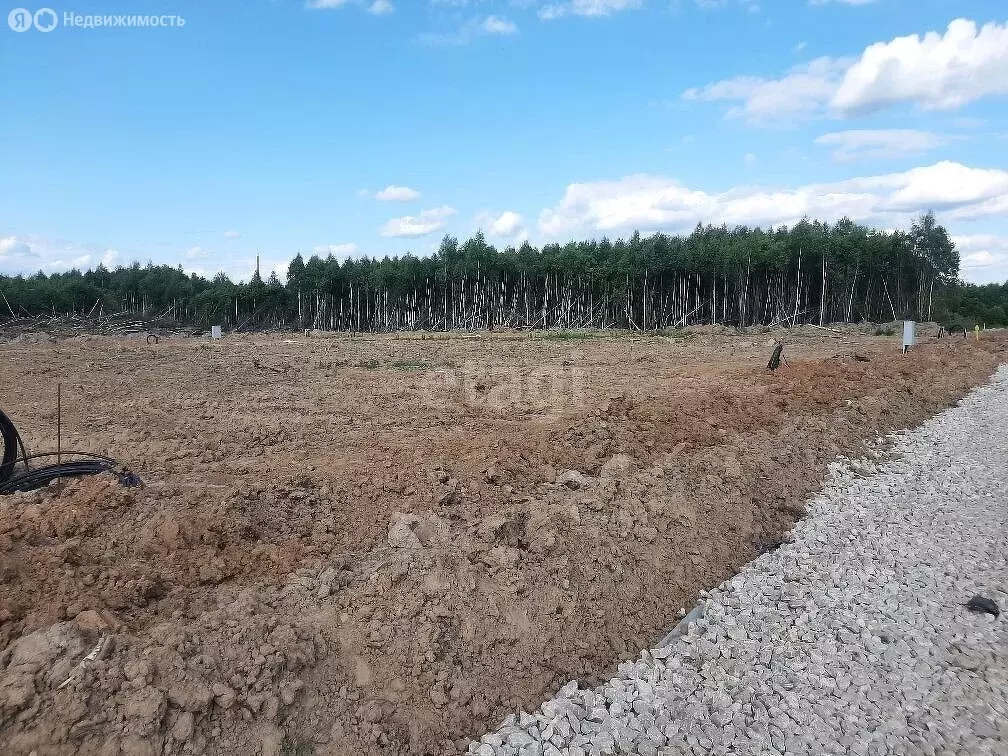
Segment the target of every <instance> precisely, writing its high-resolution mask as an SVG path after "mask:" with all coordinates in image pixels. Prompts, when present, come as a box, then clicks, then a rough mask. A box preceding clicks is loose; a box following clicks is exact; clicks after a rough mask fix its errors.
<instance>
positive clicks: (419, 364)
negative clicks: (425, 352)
mask: <svg viewBox="0 0 1008 756" xmlns="http://www.w3.org/2000/svg"><path fill="white" fill-rule="evenodd" d="M392 367H393V368H395V369H396V370H430V369H431V366H430V364H429V363H427V362H424V361H423V360H396V361H395V362H393V363H392Z"/></svg>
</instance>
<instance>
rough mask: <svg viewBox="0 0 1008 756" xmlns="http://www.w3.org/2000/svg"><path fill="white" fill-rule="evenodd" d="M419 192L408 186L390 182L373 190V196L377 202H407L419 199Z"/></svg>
mask: <svg viewBox="0 0 1008 756" xmlns="http://www.w3.org/2000/svg"><path fill="white" fill-rule="evenodd" d="M420 196H421V195H420V192H418V191H417V190H416V189H411V188H410V187H408V186H396V185H395V184H390V185H389V186H386V187H385V188H384V189H381V190H379V191H377V192H375V195H374V198H375V199H376V200H378V201H379V202H409V201H410V200H417V199H420Z"/></svg>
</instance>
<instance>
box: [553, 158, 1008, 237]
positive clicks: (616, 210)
mask: <svg viewBox="0 0 1008 756" xmlns="http://www.w3.org/2000/svg"><path fill="white" fill-rule="evenodd" d="M929 209H934V210H935V211H936V212H940V213H941V217H942V220H943V221H949V220H953V221H964V220H973V219H977V218H984V217H993V216H997V215H999V214H1002V213H1004V212H1006V211H1008V171H1003V170H997V169H987V170H985V169H978V168H970V167H967V166H965V165H961V164H959V163H950V162H940V163H935V164H934V165H931V166H926V167H921V168H915V169H913V170H910V171H905V172H903V173H890V174H883V175H879V176H867V177H858V178H852V179H847V180H845V181H838V182H833V183H828V184H808V185H805V186H799V187H795V188H784V189H769V188H761V187H738V188H735V189H731V190H729V191H727V192H723V193H720V194H716V193H708V192H706V191H703V190H701V189H695V188H691V187H687V186H684V185H683V184H681V183H679V182H678V181H675V180H674V179H670V178H666V177H663V176H651V175H644V174H638V175H633V176H627V177H625V178H623V179H619V180H616V181H598V182H592V183H580V184H570V185H569V186H568V187H567V190H566V192H565V193H564V196H563V198H562V199H561V200H560V202H559V203H558V204H557V205H555V206H554V207H552V208H547V209H545V210H543V211H542V213H540V216H539V231H540V233H542V234H543V235H544V236H547V237H550V238H570V237H573V236H580V235H590V234H595V233H603V234H608V233H613V232H616V233H619V232H629V231H632V230H635V229H639V230H640V231H642V232H644V231H656V230H669V231H688V230H689V229H691V228H692V227H694V226H695V225H696V224H697V223H713V224H721V223H726V224H728V225H729V226H734V225H736V224H758V225H763V226H771V225H779V224H788V225H791V224H794V223H797V222H798V221H799V220H801V219H802V218H803V217H805V216H808V217H811V218H818V219H822V220H831V221H835V220H839V219H840V218H842V217H844V216H847V217H850V218H852V219H854V220H858V221H864V222H868V223H873V224H876V225H881V226H885V227H893V226H898V225H901V224H905V223H906V222H907V221H908V220H909V219H911V218H912V217H914V216H915V215H917V214H919V213H921V212H924V211H926V210H929Z"/></svg>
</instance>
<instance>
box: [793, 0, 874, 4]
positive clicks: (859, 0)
mask: <svg viewBox="0 0 1008 756" xmlns="http://www.w3.org/2000/svg"><path fill="white" fill-rule="evenodd" d="M874 2H876V0H809V5H830V4H832V3H837V4H839V5H871V4H872V3H874Z"/></svg>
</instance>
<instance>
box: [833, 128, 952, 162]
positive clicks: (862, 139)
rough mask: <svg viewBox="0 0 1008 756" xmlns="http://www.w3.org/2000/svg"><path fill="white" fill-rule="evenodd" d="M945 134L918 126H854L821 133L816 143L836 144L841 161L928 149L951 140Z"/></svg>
mask: <svg viewBox="0 0 1008 756" xmlns="http://www.w3.org/2000/svg"><path fill="white" fill-rule="evenodd" d="M947 141H948V140H947V139H946V138H945V137H944V136H942V135H941V134H935V133H933V132H930V131H917V130H915V129H851V130H849V131H834V132H832V133H830V134H823V135H822V136H820V137H817V138H816V140H815V143H816V144H818V145H822V146H823V147H831V148H833V158H834V159H835V160H838V161H840V162H846V161H850V160H858V159H863V158H872V159H878V160H882V159H885V158H895V157H904V156H906V155H913V154H918V153H921V152H927V151H928V150H933V149H936V148H937V147H941V146H942V145H944V144H946V143H947Z"/></svg>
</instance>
